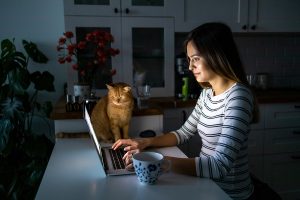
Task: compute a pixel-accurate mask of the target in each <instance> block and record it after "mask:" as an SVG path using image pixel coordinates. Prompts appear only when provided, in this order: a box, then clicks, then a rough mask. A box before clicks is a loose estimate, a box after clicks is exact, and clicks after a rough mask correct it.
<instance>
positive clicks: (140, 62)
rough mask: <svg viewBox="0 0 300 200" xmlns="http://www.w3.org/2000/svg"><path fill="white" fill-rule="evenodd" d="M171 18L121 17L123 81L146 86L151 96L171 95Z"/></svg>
mask: <svg viewBox="0 0 300 200" xmlns="http://www.w3.org/2000/svg"><path fill="white" fill-rule="evenodd" d="M173 24H174V21H173V19H172V18H142V17H122V41H123V42H122V57H123V69H124V70H123V73H124V80H125V81H126V82H127V83H130V84H132V85H134V86H137V85H145V84H148V85H150V86H151V97H161V96H173V95H174V26H173Z"/></svg>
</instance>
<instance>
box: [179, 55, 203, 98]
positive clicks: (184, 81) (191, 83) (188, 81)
mask: <svg viewBox="0 0 300 200" xmlns="http://www.w3.org/2000/svg"><path fill="white" fill-rule="evenodd" d="M175 59H176V60H175V97H176V98H179V99H183V100H187V99H197V98H198V97H199V94H200V92H201V90H202V88H201V86H200V85H199V83H198V82H197V81H196V79H195V77H194V75H193V73H192V72H191V71H190V70H189V64H188V60H187V58H186V55H185V53H180V54H179V55H177V56H176V58H175ZM186 90H187V91H186Z"/></svg>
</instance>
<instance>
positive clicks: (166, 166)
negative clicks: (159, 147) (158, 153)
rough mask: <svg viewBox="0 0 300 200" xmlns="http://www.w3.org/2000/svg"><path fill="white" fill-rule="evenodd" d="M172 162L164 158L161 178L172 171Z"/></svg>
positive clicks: (160, 172)
mask: <svg viewBox="0 0 300 200" xmlns="http://www.w3.org/2000/svg"><path fill="white" fill-rule="evenodd" d="M171 164H172V163H171V161H170V160H167V159H165V158H164V160H163V162H162V166H161V170H160V171H159V176H160V175H162V174H163V173H168V172H169V171H170V169H171Z"/></svg>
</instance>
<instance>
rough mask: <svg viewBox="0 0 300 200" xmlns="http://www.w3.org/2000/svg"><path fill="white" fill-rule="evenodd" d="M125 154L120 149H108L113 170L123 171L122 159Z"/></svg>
mask: <svg viewBox="0 0 300 200" xmlns="http://www.w3.org/2000/svg"><path fill="white" fill-rule="evenodd" d="M125 153H126V152H125V151H124V149H122V148H120V149H116V150H113V149H109V154H110V155H111V158H112V163H113V167H114V169H125V163H124V161H123V159H122V158H123V156H124V155H125Z"/></svg>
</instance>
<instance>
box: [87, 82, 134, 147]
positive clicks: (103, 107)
mask: <svg viewBox="0 0 300 200" xmlns="http://www.w3.org/2000/svg"><path fill="white" fill-rule="evenodd" d="M106 86H107V89H108V93H107V95H106V96H104V97H102V98H101V99H100V100H99V101H98V102H97V104H96V105H95V107H94V109H93V111H92V115H91V121H92V124H93V127H94V129H95V132H96V135H97V137H98V140H101V141H103V142H114V141H116V140H118V139H121V138H129V135H128V131H129V123H130V120H131V115H132V110H133V106H134V99H133V94H132V91H131V87H130V85H128V84H126V83H113V84H109V85H108V84H107V85H106Z"/></svg>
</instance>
